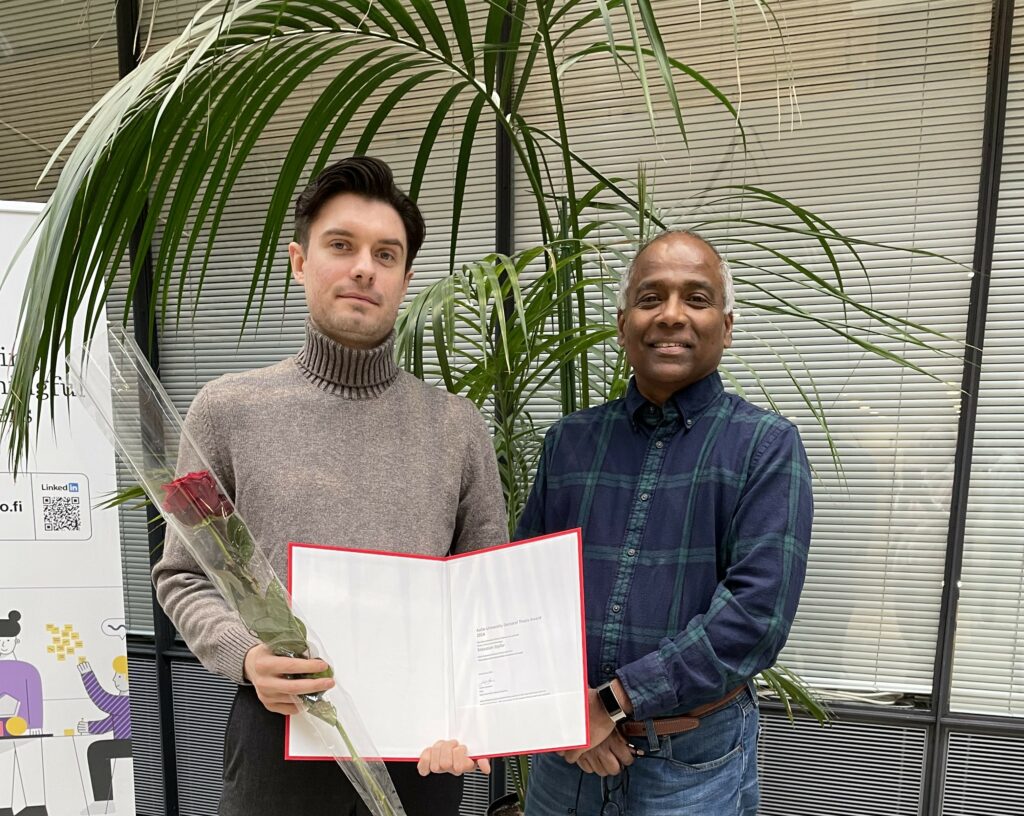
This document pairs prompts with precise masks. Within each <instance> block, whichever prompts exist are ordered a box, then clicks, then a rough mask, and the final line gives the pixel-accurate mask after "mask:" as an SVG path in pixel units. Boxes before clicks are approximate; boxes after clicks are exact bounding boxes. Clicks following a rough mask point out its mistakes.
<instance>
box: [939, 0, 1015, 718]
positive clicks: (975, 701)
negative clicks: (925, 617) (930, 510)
mask: <svg viewBox="0 0 1024 816" xmlns="http://www.w3.org/2000/svg"><path fill="white" fill-rule="evenodd" d="M1014 17H1015V19H1014V28H1013V45H1012V55H1011V61H1010V83H1009V88H1008V96H1007V115H1006V130H1005V134H1004V142H1003V165H1002V177H1001V180H1000V186H999V210H998V217H997V221H996V238H995V249H994V252H993V261H992V280H991V289H990V292H989V302H988V313H987V317H986V321H985V350H984V355H983V359H982V369H981V384H980V387H979V391H978V417H977V422H976V424H975V436H974V458H973V460H972V464H971V483H970V492H969V494H968V506H967V526H966V531H965V537H964V562H963V573H962V575H961V584H960V586H961V590H960V604H959V609H958V619H957V632H956V650H955V653H954V663H953V686H952V698H951V705H952V708H953V710H955V711H964V712H977V713H989V714H1003V715H1012V716H1015V717H1022V716H1024V418H1022V417H1021V404H1022V402H1024V369H1022V367H1021V356H1020V350H1021V344H1022V341H1024V329H1022V328H1021V321H1020V310H1021V304H1022V303H1024V279H1022V277H1021V272H1022V269H1024V239H1022V237H1021V231H1020V226H1021V223H1024V198H1022V193H1024V7H1022V6H1020V5H1017V6H1016V7H1015V11H1014Z"/></svg>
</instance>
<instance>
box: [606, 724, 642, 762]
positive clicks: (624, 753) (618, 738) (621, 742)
mask: <svg viewBox="0 0 1024 816" xmlns="http://www.w3.org/2000/svg"><path fill="white" fill-rule="evenodd" d="M605 745H607V746H608V750H609V751H611V753H612V754H613V755H614V756H615V759H616V760H618V763H619V765H621V766H623V767H626V766H628V765H632V764H633V760H634V759H635V758H636V755H635V754H634V753H633V749H632V748H630V747H629V743H628V742H626V739H625V737H623V736H622V735H621V734H619V733H618V732H616V733H614V734H612V736H610V737H609V738H608V739H607V740H605Z"/></svg>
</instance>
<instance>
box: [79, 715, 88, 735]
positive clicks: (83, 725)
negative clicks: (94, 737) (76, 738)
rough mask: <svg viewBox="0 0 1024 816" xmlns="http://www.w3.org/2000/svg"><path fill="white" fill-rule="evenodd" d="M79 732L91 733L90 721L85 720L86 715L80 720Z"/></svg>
mask: <svg viewBox="0 0 1024 816" xmlns="http://www.w3.org/2000/svg"><path fill="white" fill-rule="evenodd" d="M78 733H79V734H88V733H89V723H87V722H86V721H85V718H84V717H83V718H82V719H80V720H79V721H78Z"/></svg>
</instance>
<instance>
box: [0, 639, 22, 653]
mask: <svg viewBox="0 0 1024 816" xmlns="http://www.w3.org/2000/svg"><path fill="white" fill-rule="evenodd" d="M17 645H18V638H16V637H0V655H9V654H13V653H14V649H15V647H17Z"/></svg>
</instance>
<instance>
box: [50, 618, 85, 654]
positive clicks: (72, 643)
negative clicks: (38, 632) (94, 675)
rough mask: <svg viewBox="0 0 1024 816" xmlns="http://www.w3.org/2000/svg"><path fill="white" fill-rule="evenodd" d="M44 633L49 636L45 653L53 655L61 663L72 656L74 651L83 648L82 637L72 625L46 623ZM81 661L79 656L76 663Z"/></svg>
mask: <svg viewBox="0 0 1024 816" xmlns="http://www.w3.org/2000/svg"><path fill="white" fill-rule="evenodd" d="M46 631H47V632H48V633H49V635H50V644H49V645H48V646H47V647H46V652H47V654H52V655H55V656H56V657H57V660H58V661H59V662H61V663H63V662H64V661H65V660H66V659H67V658H68V657H70V656H71V655H73V654H74V653H75V651H76V650H81V649H82V648H84V644H83V642H82V636H81V635H80V634H79V633H78V631H77V630H76V629H75V625H74V624H72V623H65V624H64V625H63V626H57V624H55V623H48V624H46ZM83 659H84V658H83V657H82V656H79V658H78V662H79V663H81V662H82V660H83Z"/></svg>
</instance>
